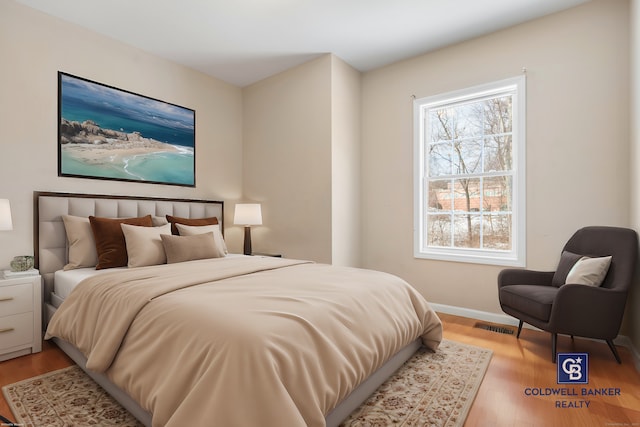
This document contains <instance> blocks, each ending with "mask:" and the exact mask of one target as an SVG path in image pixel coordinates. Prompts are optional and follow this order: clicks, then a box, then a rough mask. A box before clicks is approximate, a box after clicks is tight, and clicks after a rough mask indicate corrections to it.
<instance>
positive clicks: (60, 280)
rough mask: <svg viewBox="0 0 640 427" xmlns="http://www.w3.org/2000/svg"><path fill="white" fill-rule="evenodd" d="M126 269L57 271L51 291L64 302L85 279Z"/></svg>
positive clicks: (233, 255) (238, 255)
mask: <svg viewBox="0 0 640 427" xmlns="http://www.w3.org/2000/svg"><path fill="white" fill-rule="evenodd" d="M226 256H227V257H243V256H246V255H242V254H227V255H226ZM127 268H128V267H116V268H106V269H103V270H96V269H95V268H93V267H88V268H76V269H73V270H66V271H65V270H58V271H56V272H55V273H54V279H53V291H54V293H55V294H56V296H58V297H59V298H60V299H61V300H64V299H65V298H67V297H68V296H69V294H70V293H71V291H73V290H74V289H75V287H76V286H78V284H79V283H80V282H82V281H83V280H84V279H86V278H87V277H91V276H95V275H97V274H102V273H105V272H108V271H114V270H126V269H127Z"/></svg>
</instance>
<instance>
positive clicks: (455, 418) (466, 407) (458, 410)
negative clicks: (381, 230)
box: [2, 339, 493, 427]
mask: <svg viewBox="0 0 640 427" xmlns="http://www.w3.org/2000/svg"><path fill="white" fill-rule="evenodd" d="M456 349H458V350H456ZM461 350H462V351H464V353H465V354H474V355H476V356H477V359H475V364H473V366H471V367H470V368H469V369H470V371H472V372H473V374H472V375H471V376H472V377H475V378H474V381H470V382H465V384H464V390H463V391H462V392H463V393H464V394H465V396H469V397H470V398H468V399H463V402H462V403H461V402H460V401H456V402H455V404H456V406H455V410H453V411H452V412H451V413H449V414H448V415H447V416H446V417H445V418H438V417H435V418H437V419H436V420H435V421H434V420H431V419H430V420H428V421H426V423H425V424H415V423H414V422H413V421H410V418H411V417H412V416H414V417H415V416H417V417H418V419H419V420H422V419H423V418H421V416H424V413H421V414H420V413H416V412H417V411H419V410H420V407H419V406H417V405H416V406H414V407H411V405H410V406H409V407H410V408H411V410H410V411H408V412H409V413H408V414H407V413H401V415H402V416H404V419H403V420H401V421H400V422H399V421H398V420H397V419H393V416H394V414H393V413H391V414H389V413H385V410H384V409H381V408H380V405H381V402H382V400H383V398H384V396H385V393H388V392H390V389H391V387H394V381H396V383H397V381H398V378H400V377H401V376H402V373H403V369H405V368H406V367H408V366H409V367H410V366H411V364H412V363H418V362H419V361H420V360H422V359H421V356H422V355H425V354H426V355H428V356H429V360H431V359H434V360H435V359H437V358H440V359H443V360H444V359H446V357H447V355H451V354H452V353H454V352H456V351H458V353H461ZM454 356H456V357H464V355H461V354H454ZM492 356H493V351H492V350H490V349H487V348H483V347H478V346H475V345H471V344H466V343H462V342H459V341H454V340H449V339H443V340H442V342H441V344H440V347H439V348H438V350H437V351H436V352H431V351H429V350H426V349H425V348H424V347H421V348H420V350H418V352H417V353H416V354H414V355H413V356H412V357H411V358H410V359H409V360H408V361H407V362H405V364H404V365H403V366H402V367H401V368H400V369H398V371H396V373H395V374H393V375H392V376H391V377H390V378H389V379H388V380H387V381H385V383H384V384H382V385H381V386H380V387H379V388H378V390H377V391H376V392H375V393H374V394H373V395H372V396H370V397H369V398H368V400H367V401H365V402H364V403H363V404H362V405H361V406H360V407H359V408H358V409H356V410H355V411H354V412H353V413H352V414H351V416H350V417H349V418H348V419H347V420H345V421H344V422H343V423H342V424H341V426H342V427H358V426H362V425H373V426H383V425H389V424H393V425H394V426H398V427H401V426H415V425H425V426H426V425H428V426H438V427H462V426H463V425H464V422H465V420H466V418H467V416H468V414H469V411H470V410H471V406H472V405H473V402H474V400H475V398H476V396H477V394H478V390H479V389H480V386H481V385H482V382H483V380H484V377H485V375H486V373H487V370H488V368H489V364H490V363H491V359H492ZM425 359H426V358H425ZM467 359H469V357H467ZM466 362H467V363H469V362H470V361H469V360H467V361H466ZM471 363H473V362H471ZM443 366H444V365H443ZM67 371H69V373H70V374H71V375H81V376H84V377H86V379H87V380H88V381H90V382H91V383H93V384H95V382H94V381H93V380H92V379H91V378H90V377H89V376H87V375H86V374H85V373H84V372H83V371H82V369H80V367H79V366H77V365H72V366H68V367H66V368H62V369H57V370H55V371H50V372H47V373H44V374H42V375H37V376H35V377H31V378H27V379H24V380H21V381H17V382H15V383H12V384H7V385H5V386H3V387H2V393H3V395H4V397H5V399H6V401H7V404H8V406H9V408H10V409H11V412H12V415H13V416H14V419H15V421H14V422H15V423H16V425H19V426H25V427H28V426H34V427H38V426H36V425H35V424H33V423H32V422H31V421H30V420H28V419H26V418H23V416H21V414H20V412H21V411H20V410H19V409H18V408H16V407H15V402H14V400H15V398H14V397H13V396H11V390H14V393H15V390H16V389H17V388H19V387H20V386H23V385H28V384H29V383H32V382H34V381H36V380H45V379H47V378H49V377H52V376H56V375H60V374H63V373H65V372H67ZM452 374H453V373H449V374H448V377H449V376H451V375H452ZM405 375H406V374H405ZM442 375H443V374H442V373H441V372H438V373H437V378H438V379H439V380H442V378H443V377H442ZM95 385H96V387H97V389H98V390H99V391H102V393H98V394H99V396H97V397H96V399H97V403H99V402H101V403H99V404H98V405H95V404H94V407H93V408H91V409H92V410H94V413H92V414H90V415H88V416H89V417H90V418H91V417H93V416H94V415H95V409H96V408H95V406H98V408H97V409H98V410H99V409H100V406H101V405H102V406H103V407H104V408H106V410H107V412H108V411H109V409H108V408H107V406H108V405H107V404H106V403H105V400H106V401H111V402H112V403H114V404H115V405H116V406H117V407H118V408H120V410H121V411H114V413H107V418H109V419H112V418H113V420H112V421H114V422H115V423H114V425H120V426H140V425H141V424H139V423H138V422H137V420H135V418H133V416H132V415H130V414H129V413H128V412H127V411H126V410H124V409H122V408H121V407H120V405H119V404H118V403H117V402H115V400H113V398H111V396H109V395H108V394H106V392H104V391H103V390H102V388H100V386H98V385H97V384H95ZM413 386H414V384H412V387H413ZM398 387H400V386H398V385H397V384H396V385H395V388H396V389H398V390H400V389H399V388H398ZM435 387H436V388H437V389H434V390H432V391H430V393H431V394H433V393H436V392H439V391H440V387H442V384H436V385H435ZM443 388H444V387H443ZM462 392H461V393H462ZM426 395H427V393H426V392H425V391H424V390H423V394H422V395H420V396H419V397H418V399H419V400H420V403H422V401H423V400H424V399H425V398H424V396H426ZM55 397H56V398H58V396H57V395H56V396H55ZM111 402H108V403H109V404H111ZM429 403H431V401H429ZM20 404H21V402H20V403H19V405H20ZM444 404H445V405H446V404H453V402H451V403H449V402H444ZM392 409H395V408H392ZM122 411H124V414H122V413H121V412H122ZM367 411H369V412H367ZM376 411H377V413H378V414H382V415H383V416H384V417H385V418H384V419H385V420H387V422H386V423H385V422H381V419H380V418H379V417H378V418H376V415H375V412H376ZM54 412H55V411H54ZM371 412H374V415H371ZM390 412H393V410H392V411H390ZM439 412H442V411H439ZM56 415H57V413H56ZM438 415H444V414H438ZM83 416H86V414H83ZM127 416H128V417H127ZM372 417H373V418H372ZM127 418H130V419H127ZM83 420H84V421H86V419H84V418H83ZM60 421H62V420H60ZM79 421H82V420H79ZM92 421H93V419H92ZM62 422H63V424H60V425H65V426H66V425H69V424H66V423H64V421H62ZM91 424H94V425H98V424H96V423H95V421H93V422H91ZM51 425H54V424H51ZM72 425H76V424H72ZM77 425H84V424H77ZM100 425H104V424H100Z"/></svg>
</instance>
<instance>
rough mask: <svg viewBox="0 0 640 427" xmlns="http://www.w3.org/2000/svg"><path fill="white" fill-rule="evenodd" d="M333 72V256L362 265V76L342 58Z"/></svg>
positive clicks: (338, 261)
mask: <svg viewBox="0 0 640 427" xmlns="http://www.w3.org/2000/svg"><path fill="white" fill-rule="evenodd" d="M332 65H333V66H332V69H331V170H332V178H331V206H332V211H331V214H332V215H331V226H332V227H331V236H332V238H331V247H332V249H331V255H332V259H331V261H332V263H333V264H334V265H346V266H358V265H360V217H361V214H362V213H361V211H360V193H361V190H360V156H361V153H360V140H361V136H360V128H361V126H360V124H361V123H360V111H361V109H362V106H361V104H360V99H361V90H360V87H361V85H360V82H361V75H360V73H359V72H357V71H356V70H355V69H354V68H352V67H351V66H350V65H348V64H347V63H346V62H344V61H342V60H341V59H340V58H338V57H336V56H333V57H332Z"/></svg>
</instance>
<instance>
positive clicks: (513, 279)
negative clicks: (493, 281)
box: [498, 268, 555, 288]
mask: <svg viewBox="0 0 640 427" xmlns="http://www.w3.org/2000/svg"><path fill="white" fill-rule="evenodd" d="M554 273H555V272H554V271H536V270H523V269H520V268H507V269H504V270H502V271H501V272H500V274H498V288H501V287H503V286H507V285H541V286H551V279H553V275H554Z"/></svg>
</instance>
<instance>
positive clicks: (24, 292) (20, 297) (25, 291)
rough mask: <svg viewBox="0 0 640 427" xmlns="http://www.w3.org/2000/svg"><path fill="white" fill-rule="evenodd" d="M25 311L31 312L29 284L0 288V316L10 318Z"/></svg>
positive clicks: (31, 303)
mask: <svg viewBox="0 0 640 427" xmlns="http://www.w3.org/2000/svg"><path fill="white" fill-rule="evenodd" d="M27 311H33V285H32V284H31V283H20V284H19V285H11V286H2V287H0V316H3V317H4V316H10V315H12V314H18V313H25V312H27ZM0 318H1V317H0Z"/></svg>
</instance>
